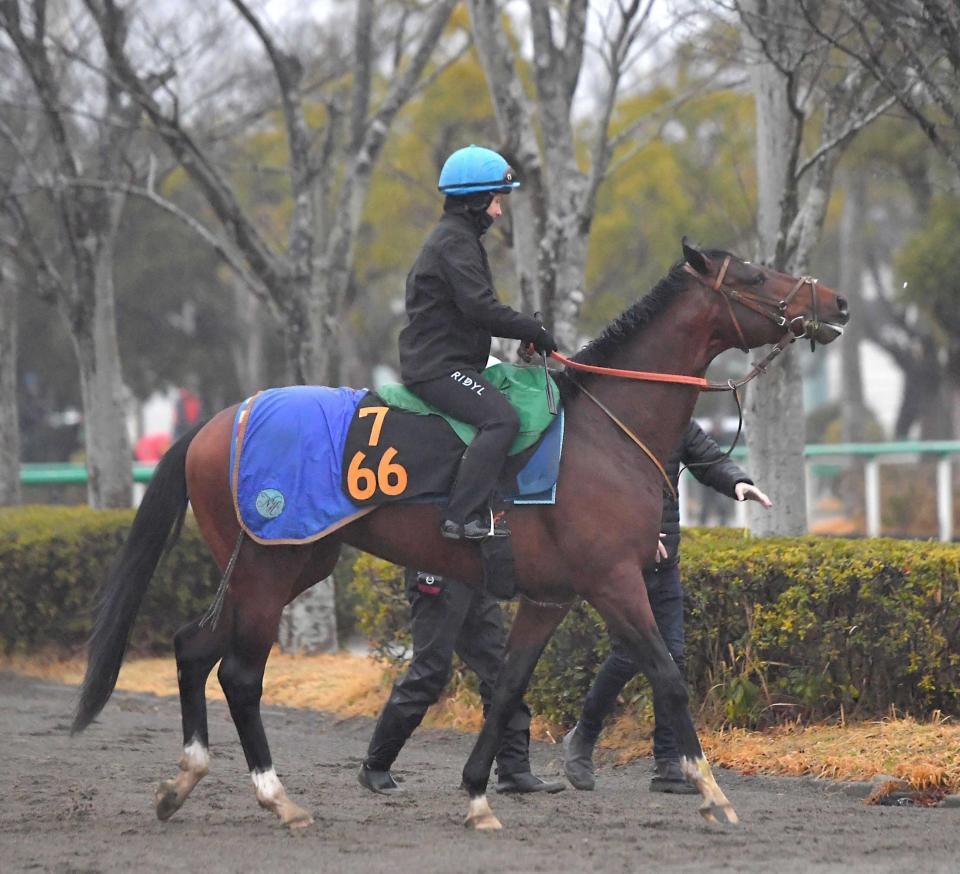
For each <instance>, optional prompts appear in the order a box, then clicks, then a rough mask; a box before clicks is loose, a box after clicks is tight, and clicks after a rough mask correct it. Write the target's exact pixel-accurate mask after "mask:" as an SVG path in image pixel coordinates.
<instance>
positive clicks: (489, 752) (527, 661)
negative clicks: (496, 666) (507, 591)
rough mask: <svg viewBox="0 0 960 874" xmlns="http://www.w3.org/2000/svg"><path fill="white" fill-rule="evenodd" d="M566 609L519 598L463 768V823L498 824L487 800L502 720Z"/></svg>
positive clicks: (480, 826) (487, 826) (496, 826)
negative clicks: (467, 800)
mask: <svg viewBox="0 0 960 874" xmlns="http://www.w3.org/2000/svg"><path fill="white" fill-rule="evenodd" d="M571 603H572V602H571ZM569 609H570V604H557V605H543V604H538V603H536V602H533V601H530V600H529V599H527V598H524V597H522V596H521V598H520V607H519V609H518V610H517V616H516V618H515V619H514V620H513V625H512V626H511V628H510V637H509V639H508V640H507V653H506V656H505V658H504V661H503V667H502V668H501V670H500V675H499V676H498V677H497V684H496V687H495V688H494V690H493V696H492V698H491V700H490V708H489V710H488V711H487V715H486V717H485V718H484V720H483V728H482V729H481V731H480V735H479V737H478V738H477V742H476V744H475V745H474V747H473V751H472V752H471V753H470V758H469V759H467V764H466V765H465V766H464V769H463V786H464V788H465V789H466V790H467V792H468V793H469V794H470V807H469V810H468V812H467V818H466V819H465V820H464V823H463V824H464V825H465V826H467V827H468V828H475V829H499V828H502V826H501V824H500V820H498V819H497V817H496V816H495V815H494V813H493V811H492V810H491V809H490V802H488V801H487V783H488V781H489V779H490V769H491V768H492V767H493V759H494V756H496V754H497V750H499V749H500V744H501V743H502V742H503V733H504V731H505V730H506V727H507V723H508V722H509V721H510V717H511V716H513V713H514V711H515V710H516V708H517V705H518V704H519V703H520V700H521V699H522V698H523V693H524V692H526V690H527V686H528V685H529V683H530V677H531V675H532V674H533V669H534V668H535V667H536V664H537V660H538V659H539V658H540V653H542V652H543V648H544V646H546V643H547V641H548V640H549V639H550V635H551V634H553V632H554V630H555V629H556V627H557V626H558V625H559V624H560V621H561V620H562V619H563V617H564V616H566V615H567V611H568V610H569Z"/></svg>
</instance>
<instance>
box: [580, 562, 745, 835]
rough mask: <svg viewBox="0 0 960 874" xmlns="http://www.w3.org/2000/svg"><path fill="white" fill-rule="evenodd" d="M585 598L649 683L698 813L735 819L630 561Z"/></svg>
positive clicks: (640, 577)
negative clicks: (671, 734)
mask: <svg viewBox="0 0 960 874" xmlns="http://www.w3.org/2000/svg"><path fill="white" fill-rule="evenodd" d="M589 601H590V603H591V604H593V606H594V607H596V609H597V611H598V612H599V613H600V615H601V616H602V617H603V618H604V619H605V620H606V621H607V624H608V625H609V626H610V629H611V630H612V631H614V632H615V633H616V634H618V635H620V637H622V639H623V640H624V642H625V643H626V644H627V646H629V647H630V649H631V650H632V651H633V654H634V657H635V658H636V660H637V663H638V664H639V665H640V669H641V670H642V671H643V673H644V674H645V675H646V677H647V679H648V680H649V681H650V685H651V686H652V687H653V695H654V699H655V700H656V701H657V702H658V705H659V704H662V705H663V712H664V714H665V715H669V718H670V723H671V728H672V729H673V731H674V735H675V736H676V738H677V746H678V748H679V751H680V767H681V769H682V770H683V773H684V775H685V776H686V778H687V780H689V781H690V782H691V783H693V784H694V785H695V786H696V787H697V789H698V790H699V792H700V795H701V796H702V798H703V803H702V804H701V805H700V813H701V815H702V816H703V817H704V819H706V820H708V821H709V822H717V815H718V814H719V815H721V816H723V817H725V818H726V819H727V821H729V822H732V823H735V822H737V821H738V818H737V814H736V811H735V810H734V809H733V805H732V804H730V802H729V801H728V800H727V797H726V795H724V794H723V790H722V789H721V788H720V787H719V786H718V785H717V781H716V779H715V778H714V776H713V771H712V770H711V769H710V764H709V762H707V759H706V756H704V754H703V749H702V747H701V746H700V738H699V737H697V730H696V728H695V727H694V725H693V717H692V716H691V715H690V703H689V696H688V694H687V684H686V681H685V680H684V678H683V675H682V674H681V673H680V669H679V668H678V667H677V665H676V663H675V662H674V661H673V658H672V657H671V655H670V652H669V650H668V649H667V645H666V644H665V643H664V641H663V638H662V637H661V635H660V631H659V629H658V628H657V622H656V619H655V618H654V616H653V611H652V610H651V608H650V601H649V600H648V598H647V587H646V584H645V583H644V581H643V574H642V573H641V572H640V570H639V569H638V568H637V567H636V566H634V565H630V566H623V567H620V568H617V569H616V571H615V572H614V573H613V574H612V575H611V577H610V579H609V580H608V582H607V584H605V585H604V586H602V587H598V588H597V590H596V591H595V592H591V594H590V597H589Z"/></svg>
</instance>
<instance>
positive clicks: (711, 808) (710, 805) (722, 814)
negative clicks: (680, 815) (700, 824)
mask: <svg viewBox="0 0 960 874" xmlns="http://www.w3.org/2000/svg"><path fill="white" fill-rule="evenodd" d="M700 816H702V817H703V818H704V819H705V820H706V821H707V822H721V821H723V820H726V821H727V822H729V823H731V824H732V825H736V824H737V823H738V822H740V818H739V817H738V816H737V812H736V811H735V810H734V809H733V805H732V804H731V803H730V802H729V801H727V802H724V803H717V802H715V801H705V802H704V803H703V804H701V805H700ZM718 817H719V818H718Z"/></svg>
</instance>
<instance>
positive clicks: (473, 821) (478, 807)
mask: <svg viewBox="0 0 960 874" xmlns="http://www.w3.org/2000/svg"><path fill="white" fill-rule="evenodd" d="M463 824H464V826H466V827H467V828H472V829H476V830H477V831H480V830H481V829H490V830H494V831H495V830H497V829H501V828H503V825H502V824H501V823H500V820H499V819H497V818H496V816H494V814H493V811H492V810H491V809H490V802H489V801H487V796H486V795H478V796H477V797H476V798H471V799H470V809H469V811H468V812H467V818H466V819H465V820H464V821H463Z"/></svg>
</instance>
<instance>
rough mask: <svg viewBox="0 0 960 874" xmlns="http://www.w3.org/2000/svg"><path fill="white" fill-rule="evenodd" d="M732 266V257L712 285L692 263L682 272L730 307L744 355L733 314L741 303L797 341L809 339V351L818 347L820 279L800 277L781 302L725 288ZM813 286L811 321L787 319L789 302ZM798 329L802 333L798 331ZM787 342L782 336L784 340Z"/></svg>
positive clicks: (724, 262)
mask: <svg viewBox="0 0 960 874" xmlns="http://www.w3.org/2000/svg"><path fill="white" fill-rule="evenodd" d="M729 267H730V256H729V255H727V256H726V257H725V258H724V259H723V264H722V265H721V266H720V272H719V273H717V278H716V279H714V280H713V282H710V281H708V280H707V279H704V278H703V275H702V274H700V273H698V272H697V271H696V270H694V268H693V267H691V266H690V264H689V263H686V264H684V265H683V269H684V270H685V271H686V272H687V273H689V274H690V275H691V276H692V277H693V278H694V279H696V280H697V282H699V283H700V284H701V285H705V286H706V287H707V288H709V289H710V290H711V291H716V292H718V293H719V294H720V295H722V297H723V302H724V303H725V304H726V305H727V312H728V313H730V319H731V321H732V322H733V327H734V328H735V329H736V331H737V336H738V337H739V338H740V349H741V350H742V351H744V352H749V351H750V350H749V347H748V346H747V341H746V340H745V339H744V337H743V329H742V328H741V327H740V320H739V319H738V318H737V314H736V312H734V309H733V304H734V303H738V304H740V305H741V306H743V307H746V308H747V309H748V310H753V311H754V312H755V313H759V314H760V315H761V316H763V317H764V318H765V319H770V321H772V322H773V323H774V324H775V325H777V327H780V328H783V329H784V331H785V332H789V333H791V334H792V335H793V337H794V339H797V338H799V337H808V338H809V339H810V350H811V351H813V350H814V349H815V348H816V342H817V341H816V339H815V338H816V335H817V330H818V329H819V327H820V318H819V314H818V312H817V282H818V280H817V279H816V278H815V277H813V276H801V277H800V278H799V279H798V280H797V282H796V284H795V285H794V286H793V288H791V289H790V291H789V292H788V293H787V296H786V297H785V298H783V299H782V300H779V301H773V300H771V299H770V298H768V297H763V296H761V295H759V294H753V293H752V292H749V291H740V290H738V289H736V288H731V287H730V286H729V285H724V284H723V280H724V279H725V278H726V275H727V269H728V268H729ZM806 285H809V286H810V309H811V314H810V318H809V319H805V318H804V317H803V316H795V317H794V318H793V319H790V320H789V321H788V320H787V307H788V306H790V302H791V301H792V300H793V299H794V298H795V297H796V296H797V294H798V293H799V292H800V289H801V288H803V287H804V286H806ZM798 329H799V330H798ZM782 339H784V338H783V337H782V338H781V340H782Z"/></svg>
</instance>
